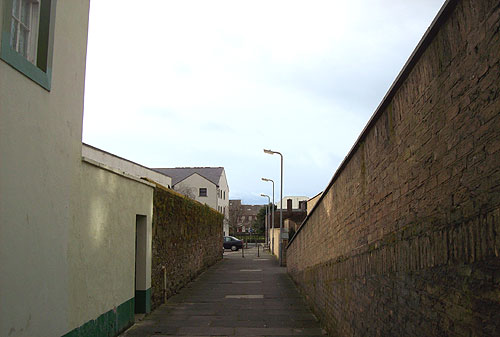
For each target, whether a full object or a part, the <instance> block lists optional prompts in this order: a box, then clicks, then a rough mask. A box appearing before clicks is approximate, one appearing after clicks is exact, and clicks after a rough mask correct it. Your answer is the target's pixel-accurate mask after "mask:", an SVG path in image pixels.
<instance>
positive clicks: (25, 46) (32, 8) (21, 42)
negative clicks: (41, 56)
mask: <svg viewBox="0 0 500 337" xmlns="http://www.w3.org/2000/svg"><path fill="white" fill-rule="evenodd" d="M39 5H40V1H38V0H14V1H13V3H12V12H11V24H10V47H11V48H12V49H14V50H15V51H16V52H18V53H19V54H21V55H22V56H24V57H25V58H26V59H27V60H28V61H30V62H31V63H33V64H36V50H37V48H36V47H37V42H38V21H39V19H40V8H39V7H40V6H39Z"/></svg>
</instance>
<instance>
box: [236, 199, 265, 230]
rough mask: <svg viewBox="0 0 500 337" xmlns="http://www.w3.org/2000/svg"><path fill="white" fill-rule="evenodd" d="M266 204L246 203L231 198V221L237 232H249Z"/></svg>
mask: <svg viewBox="0 0 500 337" xmlns="http://www.w3.org/2000/svg"><path fill="white" fill-rule="evenodd" d="M264 206H265V205H244V204H242V203H241V200H239V199H234V200H229V210H230V222H231V225H232V226H233V231H234V232H236V233H243V232H248V231H249V229H250V228H252V223H253V222H254V221H255V220H256V219H257V213H259V211H260V209H261V208H262V207H264Z"/></svg>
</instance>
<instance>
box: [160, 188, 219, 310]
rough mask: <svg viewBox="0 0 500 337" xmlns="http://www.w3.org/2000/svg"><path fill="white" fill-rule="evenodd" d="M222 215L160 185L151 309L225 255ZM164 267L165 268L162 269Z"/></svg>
mask: <svg viewBox="0 0 500 337" xmlns="http://www.w3.org/2000/svg"><path fill="white" fill-rule="evenodd" d="M222 222H223V215H222V214H221V213H219V212H216V211H215V210H214V209H212V208H210V207H208V206H207V205H202V204H201V203H199V202H197V201H194V200H192V199H189V198H187V197H185V196H183V195H181V194H179V193H176V192H174V191H172V190H169V189H165V188H163V187H161V186H158V187H157V188H156V190H155V192H154V203H153V247H152V250H153V251H152V266H151V269H152V270H151V287H152V291H151V302H152V309H154V308H156V307H158V306H159V305H161V304H162V303H163V302H164V269H165V271H166V290H165V291H166V295H167V297H170V296H172V295H173V294H175V293H176V292H177V291H178V290H179V289H181V288H182V287H183V286H184V285H186V284H187V283H188V282H189V281H191V280H192V279H193V278H194V277H196V276H197V275H198V274H200V273H201V272H202V271H203V270H205V269H206V268H208V267H209V266H211V265H213V264H214V263H216V262H217V261H219V260H220V259H221V258H222V236H223V232H222ZM163 268H164V269H163Z"/></svg>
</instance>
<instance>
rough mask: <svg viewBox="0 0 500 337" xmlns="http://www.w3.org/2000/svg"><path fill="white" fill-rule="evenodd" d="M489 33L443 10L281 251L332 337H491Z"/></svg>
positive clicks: (499, 331)
mask: <svg viewBox="0 0 500 337" xmlns="http://www.w3.org/2000/svg"><path fill="white" fill-rule="evenodd" d="M499 31H500V6H499V4H498V1H496V0H495V1H493V0H483V1H479V0H463V1H447V2H446V3H445V5H444V6H443V9H442V10H441V12H440V13H439V14H438V17H437V18H436V19H435V21H434V23H433V25H432V27H431V28H430V30H429V31H428V32H427V33H426V35H425V36H424V38H423V39H422V41H421V42H420V44H419V46H418V47H417V49H416V50H415V52H414V53H413V55H412V56H411V58H410V60H409V61H408V63H407V64H406V66H405V68H404V69H403V70H402V72H401V73H400V75H399V76H398V78H397V79H396V81H395V82H394V84H393V86H392V87H391V89H390V90H389V92H388V94H387V95H386V97H385V98H384V100H383V102H382V103H381V104H380V106H379V108H378V109H377V111H376V112H375V114H374V116H373V117H372V119H371V120H370V122H369V123H368V125H367V127H366V128H365V130H364V131H363V133H362V134H361V135H360V137H359V139H358V141H357V143H356V144H355V145H354V147H353V149H352V150H351V152H350V153H349V155H348V156H347V158H346V160H345V161H344V162H343V163H342V164H341V166H340V168H339V169H338V171H337V172H336V173H335V175H334V177H333V178H332V180H331V182H330V184H329V185H328V187H327V189H326V191H325V193H324V194H323V196H322V197H321V199H320V201H319V202H318V203H317V205H316V206H315V208H314V210H313V211H312V212H311V213H310V214H309V216H308V218H307V219H306V220H305V222H304V224H303V225H302V226H301V227H300V228H299V231H298V233H297V235H296V236H295V238H294V239H293V240H292V241H291V243H290V244H289V246H288V250H287V265H288V271H289V273H290V275H291V276H292V278H293V279H294V281H295V282H296V284H297V285H298V286H299V288H300V289H301V291H302V292H303V293H304V294H305V295H306V297H307V300H308V302H309V303H310V305H311V306H312V307H313V309H314V310H315V312H316V313H317V315H318V316H319V317H320V318H321V319H322V321H323V323H324V324H325V325H326V326H327V328H328V330H329V332H330V333H331V334H332V335H333V336H499V335H500V259H499V256H498V254H499V250H500V220H499V219H500V99H499V94H500V89H499V74H500V64H499V56H500V53H499V50H500V33H499Z"/></svg>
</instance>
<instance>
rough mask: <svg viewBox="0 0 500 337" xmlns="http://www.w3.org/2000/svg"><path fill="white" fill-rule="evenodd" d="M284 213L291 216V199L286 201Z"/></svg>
mask: <svg viewBox="0 0 500 337" xmlns="http://www.w3.org/2000/svg"><path fill="white" fill-rule="evenodd" d="M286 211H287V213H288V214H290V215H292V199H286Z"/></svg>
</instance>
